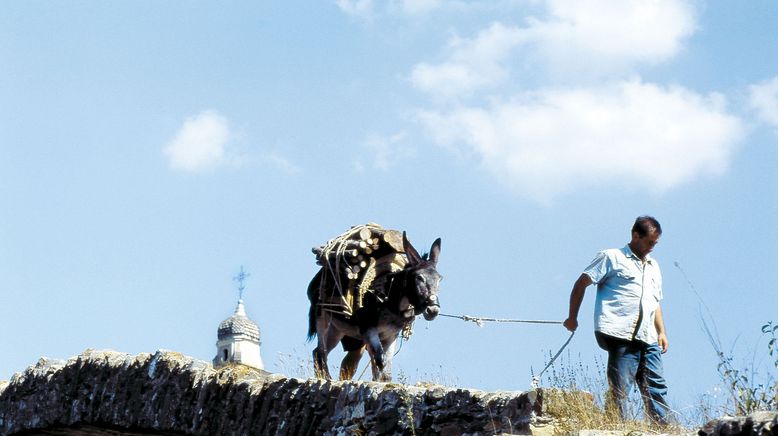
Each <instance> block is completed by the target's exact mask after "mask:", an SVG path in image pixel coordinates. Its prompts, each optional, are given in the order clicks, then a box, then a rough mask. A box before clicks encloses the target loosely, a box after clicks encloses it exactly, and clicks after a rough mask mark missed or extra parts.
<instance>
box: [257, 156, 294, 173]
mask: <svg viewBox="0 0 778 436" xmlns="http://www.w3.org/2000/svg"><path fill="white" fill-rule="evenodd" d="M260 161H261V162H263V163H266V164H269V165H271V166H273V167H275V168H277V169H278V170H280V171H281V172H283V173H286V174H288V175H290V176H291V175H295V174H298V173H300V171H301V169H300V167H298V166H297V165H295V164H294V163H293V162H292V161H290V160H289V159H287V158H286V157H284V156H283V155H281V154H279V153H277V152H269V153H265V154H264V155H262V156H261V157H260Z"/></svg>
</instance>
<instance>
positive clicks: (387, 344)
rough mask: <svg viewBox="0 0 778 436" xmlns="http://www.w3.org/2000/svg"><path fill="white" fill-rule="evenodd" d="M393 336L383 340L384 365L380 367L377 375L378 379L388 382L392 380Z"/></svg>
mask: <svg viewBox="0 0 778 436" xmlns="http://www.w3.org/2000/svg"><path fill="white" fill-rule="evenodd" d="M395 343H396V342H395V337H394V336H391V337H390V338H389V339H388V340H386V341H384V343H383V347H384V354H385V357H384V367H383V369H381V372H380V374H379V375H378V379H379V381H382V382H390V381H392V358H394V348H395Z"/></svg>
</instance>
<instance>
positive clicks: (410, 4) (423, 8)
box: [396, 0, 442, 15]
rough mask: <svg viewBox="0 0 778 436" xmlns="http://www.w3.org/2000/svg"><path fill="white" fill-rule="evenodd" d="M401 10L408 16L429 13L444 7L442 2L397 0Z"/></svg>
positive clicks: (434, 0) (433, 0) (436, 0)
mask: <svg viewBox="0 0 778 436" xmlns="http://www.w3.org/2000/svg"><path fill="white" fill-rule="evenodd" d="M396 1H397V2H398V3H399V4H400V9H401V10H402V11H403V12H404V13H405V14H408V15H420V14H426V13H429V12H431V11H433V10H435V9H437V8H439V7H440V6H441V5H442V1H441V0H396Z"/></svg>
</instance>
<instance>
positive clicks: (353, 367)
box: [340, 336, 365, 380]
mask: <svg viewBox="0 0 778 436" xmlns="http://www.w3.org/2000/svg"><path fill="white" fill-rule="evenodd" d="M340 342H341V343H342V344H343V349H344V350H345V351H346V356H345V357H343V361H342V362H341V363H340V379H341V380H351V379H352V378H354V374H355V373H356V372H357V367H359V360H360V359H362V354H364V352H365V343H364V342H362V340H360V339H356V338H352V337H350V336H346V337H344V338H343V339H342V340H341V341H340Z"/></svg>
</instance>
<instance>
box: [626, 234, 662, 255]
mask: <svg viewBox="0 0 778 436" xmlns="http://www.w3.org/2000/svg"><path fill="white" fill-rule="evenodd" d="M659 236H660V235H659V234H658V233H657V231H656V229H654V228H652V229H650V230H649V231H648V233H647V234H646V236H640V235H638V232H632V243H631V244H629V245H630V248H632V252H633V253H635V255H637V257H639V258H641V259H645V257H646V255H648V253H650V252H651V251H653V250H654V246H656V244H658V243H659Z"/></svg>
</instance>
